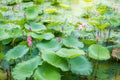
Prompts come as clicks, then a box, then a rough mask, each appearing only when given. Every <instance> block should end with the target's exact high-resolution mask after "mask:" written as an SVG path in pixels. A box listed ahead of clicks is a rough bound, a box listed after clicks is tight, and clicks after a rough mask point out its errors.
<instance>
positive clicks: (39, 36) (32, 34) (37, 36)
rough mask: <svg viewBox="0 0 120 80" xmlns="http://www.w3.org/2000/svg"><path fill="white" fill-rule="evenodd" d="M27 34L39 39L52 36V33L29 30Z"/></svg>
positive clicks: (47, 38)
mask: <svg viewBox="0 0 120 80" xmlns="http://www.w3.org/2000/svg"><path fill="white" fill-rule="evenodd" d="M28 35H30V36H32V37H33V38H36V39H39V40H41V39H45V40H50V39H52V38H54V35H53V34H52V33H44V34H36V33H33V32H30V33H28Z"/></svg>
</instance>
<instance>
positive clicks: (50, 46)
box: [36, 38, 61, 51]
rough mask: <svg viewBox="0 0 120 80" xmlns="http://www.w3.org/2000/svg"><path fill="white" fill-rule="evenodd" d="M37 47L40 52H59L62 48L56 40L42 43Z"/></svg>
mask: <svg viewBox="0 0 120 80" xmlns="http://www.w3.org/2000/svg"><path fill="white" fill-rule="evenodd" d="M36 46H37V48H38V49H39V50H52V51H57V50H59V49H60V48H61V43H60V42H58V40H57V39H56V38H55V39H52V40H50V41H41V42H39V43H38V44H37V45H36Z"/></svg>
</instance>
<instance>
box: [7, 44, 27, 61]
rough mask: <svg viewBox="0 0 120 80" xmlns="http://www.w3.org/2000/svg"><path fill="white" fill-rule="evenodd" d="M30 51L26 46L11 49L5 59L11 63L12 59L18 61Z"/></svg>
mask: <svg viewBox="0 0 120 80" xmlns="http://www.w3.org/2000/svg"><path fill="white" fill-rule="evenodd" d="M28 51H29V48H28V47H27V46H26V45H18V46H16V47H14V48H12V49H10V50H9V51H8V52H7V53H6V55H5V57H6V58H5V59H6V60H7V61H9V60H10V59H16V58H21V57H23V56H24V55H25V54H26V53H27V52H28Z"/></svg>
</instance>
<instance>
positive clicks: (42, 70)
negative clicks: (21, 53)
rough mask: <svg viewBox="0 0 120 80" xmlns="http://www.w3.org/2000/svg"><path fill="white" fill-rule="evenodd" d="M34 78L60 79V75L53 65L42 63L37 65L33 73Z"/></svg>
mask: <svg viewBox="0 0 120 80" xmlns="http://www.w3.org/2000/svg"><path fill="white" fill-rule="evenodd" d="M33 77H34V79H35V80H61V79H60V78H61V75H60V73H59V72H58V70H57V69H56V68H54V67H53V66H51V65H49V64H47V63H43V65H41V66H39V67H38V68H37V69H36V70H35V73H34V75H33Z"/></svg>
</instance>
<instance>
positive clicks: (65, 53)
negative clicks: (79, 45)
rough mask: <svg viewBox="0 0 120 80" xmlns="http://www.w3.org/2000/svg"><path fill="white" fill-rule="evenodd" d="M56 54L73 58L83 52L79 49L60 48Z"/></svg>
mask: <svg viewBox="0 0 120 80" xmlns="http://www.w3.org/2000/svg"><path fill="white" fill-rule="evenodd" d="M56 54H57V55H58V56H60V57H65V58H75V57H77V56H80V55H84V54H85V52H84V51H83V50H79V49H66V48H62V49H60V50H59V51H57V52H56Z"/></svg>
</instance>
